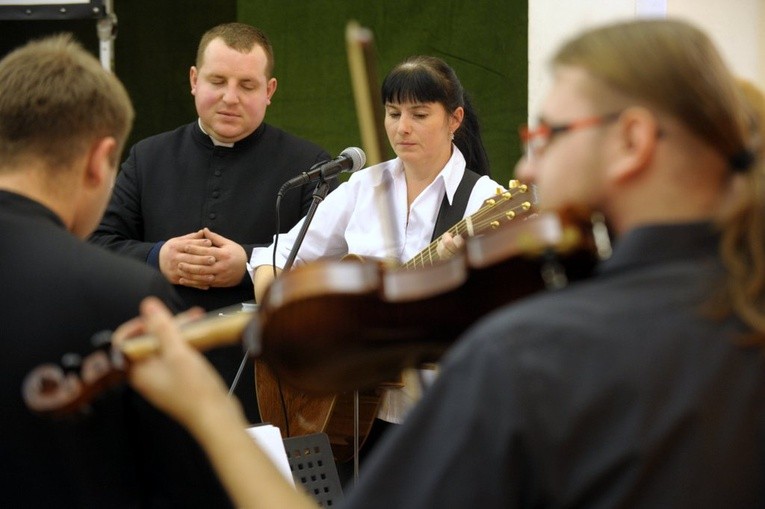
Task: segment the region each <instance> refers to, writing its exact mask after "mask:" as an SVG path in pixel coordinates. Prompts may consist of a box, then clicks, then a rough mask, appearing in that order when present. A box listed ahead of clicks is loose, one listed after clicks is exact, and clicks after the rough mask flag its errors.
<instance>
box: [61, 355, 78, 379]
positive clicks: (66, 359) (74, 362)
mask: <svg viewBox="0 0 765 509" xmlns="http://www.w3.org/2000/svg"><path fill="white" fill-rule="evenodd" d="M61 367H62V368H63V369H64V373H74V374H79V373H80V369H81V368H82V357H80V355H79V354H76V353H67V354H64V355H63V357H61Z"/></svg>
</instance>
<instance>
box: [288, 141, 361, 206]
mask: <svg viewBox="0 0 765 509" xmlns="http://www.w3.org/2000/svg"><path fill="white" fill-rule="evenodd" d="M366 162H367V156H366V154H364V151H363V150H361V149H360V148H358V147H348V148H347V149H345V150H343V151H342V152H340V155H339V156H337V157H336V158H335V159H332V160H331V161H325V162H323V163H318V164H315V165H314V166H313V167H312V168H311V169H310V170H308V171H304V172H303V173H301V174H300V175H298V176H297V177H293V178H291V179H290V180H288V181H287V182H285V183H284V185H282V188H281V190H280V191H279V194H281V193H283V192H284V191H286V190H287V189H292V188H294V187H300V186H302V185H303V184H307V183H309V182H313V181H315V180H328V179H331V178H334V177H337V176H338V175H339V174H340V173H342V172H344V171H347V172H351V173H353V172H354V171H358V170H360V169H361V168H362V167H363V166H364V164H365V163H366Z"/></svg>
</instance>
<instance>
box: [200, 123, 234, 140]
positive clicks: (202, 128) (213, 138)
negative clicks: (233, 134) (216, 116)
mask: <svg viewBox="0 0 765 509" xmlns="http://www.w3.org/2000/svg"><path fill="white" fill-rule="evenodd" d="M197 123H198V124H199V128H200V129H201V130H202V132H203V133H205V134H206V135H207V136H209V137H210V139H211V140H212V142H213V145H215V146H216V147H233V146H234V143H233V142H232V143H226V142H223V141H220V140H216V139H215V137H213V136H212V135H211V134H210V133H208V132H207V131H205V128H204V127H202V119H201V118H198V119H197Z"/></svg>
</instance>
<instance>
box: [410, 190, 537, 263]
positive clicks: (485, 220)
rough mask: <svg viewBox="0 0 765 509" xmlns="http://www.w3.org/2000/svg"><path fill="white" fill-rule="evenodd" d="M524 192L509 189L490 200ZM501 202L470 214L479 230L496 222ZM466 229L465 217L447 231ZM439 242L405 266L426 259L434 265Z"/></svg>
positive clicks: (524, 205)
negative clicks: (497, 210) (496, 210)
mask: <svg viewBox="0 0 765 509" xmlns="http://www.w3.org/2000/svg"><path fill="white" fill-rule="evenodd" d="M508 193H510V194H509V196H508ZM523 194H525V189H524V190H520V189H518V190H516V193H515V194H512V191H507V192H505V193H502V194H501V195H497V196H496V197H494V198H490V200H492V199H494V200H496V199H499V200H501V202H506V201H513V200H514V199H516V198H518V196H520V195H523ZM487 201H488V200H487ZM501 202H495V203H493V204H489V205H490V206H488V207H487V206H484V207H483V208H481V209H480V210H478V212H476V213H475V214H473V215H472V216H470V218H471V219H472V220H473V225H474V227H476V228H477V229H478V230H483V229H485V228H486V227H487V226H489V225H491V224H492V222H494V221H495V220H496V219H497V217H498V216H497V213H496V212H495V211H494V209H495V208H496V207H497V206H499V205H500V204H501ZM528 205H529V202H528V201H525V202H521V203H519V204H517V205H515V206H513V207H510V209H508V210H506V211H505V212H508V211H512V212H516V211H518V210H519V209H522V210H524V211H525V210H528ZM485 216H488V217H485ZM515 217H517V216H514V217H512V218H508V219H509V220H513V219H514V218H515ZM466 230H467V224H466V222H465V220H464V219H463V220H462V221H460V222H459V223H457V224H456V225H455V226H453V227H452V228H450V229H449V230H447V231H448V232H449V233H451V234H452V235H461V234H463V233H465V231H466ZM438 243H439V241H438V240H435V241H433V242H432V243H431V244H430V245H429V246H428V247H427V248H425V249H424V250H423V251H421V252H420V253H419V254H417V255H416V256H415V257H414V258H412V260H410V261H409V262H407V263H406V264H405V265H404V267H405V268H410V269H412V268H418V267H420V266H422V267H424V266H425V265H427V263H426V260H427V261H429V262H430V264H431V265H432V263H433V260H434V259H435V260H438V257H437V256H436V257H434V256H433V255H434V254H435V253H437V248H438Z"/></svg>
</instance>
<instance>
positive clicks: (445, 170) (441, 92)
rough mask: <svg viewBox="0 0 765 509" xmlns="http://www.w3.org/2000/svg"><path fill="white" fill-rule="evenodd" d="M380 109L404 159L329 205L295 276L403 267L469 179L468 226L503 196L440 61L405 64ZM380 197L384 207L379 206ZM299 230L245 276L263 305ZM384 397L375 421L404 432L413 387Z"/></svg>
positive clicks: (261, 253)
mask: <svg viewBox="0 0 765 509" xmlns="http://www.w3.org/2000/svg"><path fill="white" fill-rule="evenodd" d="M382 101H383V104H384V106H385V130H386V132H387V135H388V140H389V142H390V144H391V147H393V150H394V152H395V153H396V156H397V157H396V158H395V159H392V160H390V161H386V162H383V163H380V164H377V165H374V166H370V167H368V168H365V169H363V170H361V171H357V172H355V173H354V174H353V175H351V177H350V179H349V180H348V181H347V182H344V183H342V184H341V185H340V186H339V187H338V188H337V189H336V190H334V191H333V192H332V193H330V194H329V195H328V196H327V197H326V199H325V200H324V201H323V202H322V203H321V204H320V205H319V206H318V208H317V210H316V214H315V216H314V217H313V220H312V222H311V223H310V225H309V227H308V229H307V232H306V234H305V237H304V239H303V242H302V243H301V244H300V246H299V249H298V253H297V255H296V257H295V259H294V263H295V265H296V266H297V265H299V264H302V263H306V262H310V261H315V260H318V259H320V258H327V257H333V258H339V257H341V256H343V255H347V254H355V255H361V256H366V257H372V258H388V259H390V258H391V257H394V258H396V259H397V261H399V262H406V261H408V260H410V259H411V258H412V257H413V256H415V255H416V254H417V253H419V252H420V251H422V250H423V249H425V248H426V247H427V246H428V245H429V244H430V243H431V241H432V239H433V233H434V226H435V224H436V218H437V216H438V214H439V210H441V206H442V201H443V200H444V196H446V197H447V199H448V202H449V203H450V204H451V203H452V200H453V198H454V195H455V192H456V190H457V188H458V186H459V185H460V182H461V181H462V179H463V176H465V174H466V170H467V169H469V170H472V172H474V173H475V174H478V175H473V178H472V181H473V182H474V184H473V186H472V191H471V192H470V194H469V198H468V200H467V205H466V206H465V210H464V213H463V215H462V216H461V217H466V216H469V215H471V214H472V213H474V212H475V211H477V210H478V209H479V208H480V207H481V205H482V204H483V202H484V201H485V200H486V199H487V198H489V197H491V196H493V195H495V194H496V193H497V190H498V188H501V187H502V186H500V185H499V184H497V183H496V182H494V181H493V180H492V179H491V178H490V177H489V163H488V158H487V156H486V151H485V149H484V147H483V142H482V140H481V135H480V129H479V124H478V119H477V117H476V115H475V112H474V111H473V108H472V106H471V104H470V101H469V100H468V97H467V95H466V93H465V91H464V90H463V88H462V85H461V84H460V81H459V79H458V78H457V76H456V74H455V73H454V70H453V69H451V67H449V66H448V65H447V64H446V63H445V62H444V61H443V60H441V59H438V58H435V57H430V56H414V57H410V58H408V59H407V60H405V61H404V62H402V63H400V64H398V65H397V66H396V67H395V68H393V70H392V71H391V72H390V73H389V74H388V75H387V76H386V78H385V80H384V81H383V85H382ZM381 190H383V191H382V192H383V193H385V194H386V195H387V196H386V199H384V200H380V199H379V198H378V196H379V194H380V192H381ZM381 202H382V203H383V204H385V205H386V206H385V207H381ZM301 226H302V221H301V222H300V223H298V224H297V225H296V226H295V227H294V228H293V229H292V230H291V231H289V232H288V233H286V234H283V235H280V236H279V238H278V242H277V243H276V246H277V247H276V253H275V254H274V244H272V245H271V246H269V247H264V248H256V249H254V250H253V253H252V257H251V259H250V263H249V266H248V269H249V270H250V272H251V274H253V281H254V285H255V298H256V301H258V302H261V301H262V298H263V296H264V294H265V292H266V289H267V288H268V286H269V285H270V283H271V282H272V281H273V278H274V273H275V272H276V273H277V274H278V272H279V270H280V269H281V268H282V267H283V266H284V265H285V263H286V261H287V260H288V259H289V256H290V253H291V251H292V249H293V246H294V244H295V242H296V239H297V237H298V234H299V232H300V229H301ZM446 226H447V227H449V226H451V225H446ZM390 232H392V235H391V233H390ZM391 236H393V237H394V238H390V237H391ZM452 245H453V244H452ZM274 260H275V266H276V268H277V270H276V271H274V265H273V264H274ZM385 392H386V394H385V395H384V397H383V399H382V402H381V406H380V409H379V412H378V418H379V419H382V420H383V421H387V422H391V423H401V422H402V420H403V419H404V417H405V414H406V412H407V411H408V410H409V409H410V408H411V406H412V405H413V403H414V400H415V397H414V396H413V394H412V393H411V392H410V391H409V390H407V387H403V388H401V389H391V390H386V391H385ZM375 427H377V428H379V427H380V426H379V424H378V423H376V424H375V426H374V427H373V434H375V432H374V428H375Z"/></svg>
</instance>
